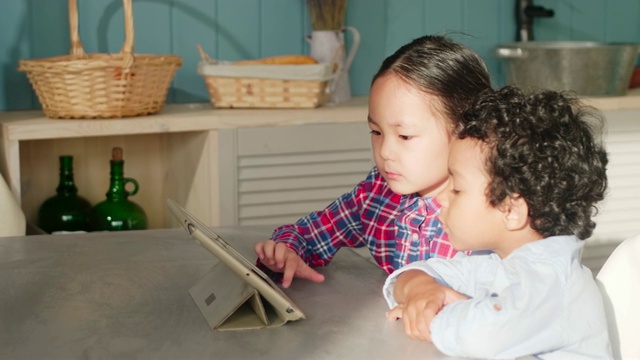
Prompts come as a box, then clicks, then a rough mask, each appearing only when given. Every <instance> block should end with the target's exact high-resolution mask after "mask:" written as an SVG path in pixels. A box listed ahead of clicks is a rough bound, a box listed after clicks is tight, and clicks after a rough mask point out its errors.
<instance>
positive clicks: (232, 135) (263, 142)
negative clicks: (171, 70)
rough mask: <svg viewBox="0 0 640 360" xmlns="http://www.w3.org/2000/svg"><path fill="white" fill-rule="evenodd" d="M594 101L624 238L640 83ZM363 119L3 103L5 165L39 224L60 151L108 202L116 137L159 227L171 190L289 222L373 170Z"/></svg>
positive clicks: (347, 112) (331, 112)
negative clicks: (132, 113) (53, 111)
mask: <svg viewBox="0 0 640 360" xmlns="http://www.w3.org/2000/svg"><path fill="white" fill-rule="evenodd" d="M585 102H587V103H588V104H590V105H592V106H594V107H597V108H599V109H601V110H603V111H604V112H605V114H606V116H607V118H608V120H609V124H608V136H607V146H608V149H609V151H610V166H609V177H610V185H611V190H610V193H609V195H608V197H607V199H606V200H605V202H604V203H603V204H602V205H603V206H602V209H603V211H602V213H600V214H599V215H598V218H597V220H598V227H597V228H596V232H595V233H594V241H596V242H598V241H600V240H602V241H608V240H609V239H612V238H617V239H620V238H623V237H625V236H628V235H629V234H632V233H633V232H640V225H639V224H640V222H638V221H637V220H638V219H640V207H638V206H637V205H636V204H637V202H638V201H640V186H638V184H640V161H639V160H638V158H639V156H638V155H640V147H639V145H638V144H640V120H638V119H640V89H635V90H632V91H630V92H629V94H628V95H627V96H624V97H610V98H589V99H585ZM366 118H367V99H366V98H364V97H360V98H354V99H353V100H352V101H350V102H348V103H346V104H342V105H340V106H335V107H329V106H325V107H321V108H318V109H286V110H242V109H224V110H222V109H213V108H212V106H211V105H210V104H208V103H207V104H183V105H167V106H166V108H165V109H164V110H163V111H161V113H160V114H157V115H153V116H146V117H137V118H126V119H108V120H102V119H100V120H52V119H48V118H46V117H44V116H43V114H42V113H41V112H40V111H16V112H4V113H1V112H0V134H1V138H0V141H1V146H0V170H1V172H2V175H3V176H4V177H5V180H6V181H7V183H8V184H9V186H10V188H11V190H12V192H13V194H14V195H15V197H16V198H17V199H18V200H19V201H20V202H21V205H22V208H23V210H24V212H25V215H26V217H27V220H28V221H29V222H31V223H35V221H36V213H37V209H38V207H39V206H40V204H41V203H42V202H43V201H44V200H45V199H46V198H47V197H49V196H51V195H53V194H54V192H55V187H56V186H57V181H58V159H57V157H58V156H59V155H62V154H71V155H73V156H74V168H75V179H76V184H77V185H78V188H79V191H80V194H82V195H83V196H85V197H86V198H87V199H88V200H89V201H91V202H92V203H97V202H99V201H101V200H102V199H104V196H105V192H106V190H107V188H108V181H109V158H110V154H111V148H112V147H114V146H120V147H122V148H123V149H124V159H125V176H127V177H132V178H135V179H137V180H138V182H139V183H140V191H139V193H138V194H136V195H135V196H133V197H131V200H132V201H135V202H137V203H139V204H140V205H142V207H143V208H144V209H145V211H146V212H147V215H148V217H149V226H150V228H163V227H174V226H175V225H176V224H175V222H174V221H173V219H172V217H171V216H170V215H169V214H168V212H167V211H166V206H165V203H164V202H165V199H166V198H172V199H174V200H176V201H177V202H178V203H180V204H182V205H183V206H184V207H185V208H187V209H188V210H189V211H191V212H192V213H193V214H195V215H196V216H198V217H199V218H201V219H202V220H203V221H205V222H206V223H207V225H211V226H218V225H243V224H248V225H250V224H265V223H268V222H283V221H286V220H287V219H296V218H297V217H298V216H299V215H302V214H306V213H308V212H309V211H312V210H317V209H319V208H322V207H324V205H325V204H328V201H330V200H331V199H333V198H335V197H337V196H339V195H340V194H342V193H343V192H345V191H348V190H350V189H351V188H352V187H353V186H354V185H355V182H356V181H358V180H359V179H363V178H364V175H365V174H366V171H367V169H369V168H370V166H371V164H372V162H371V160H370V159H367V157H368V155H369V154H368V152H369V151H370V150H369V148H368V146H369V145H368V141H369V139H368V136H364V135H361V134H362V133H363V132H366V130H367V125H366ZM332 150H334V153H331V151H332ZM325 158H326V159H333V160H327V161H325V160H324V159H325ZM337 169H354V170H353V171H352V172H351V173H349V172H348V171H346V170H337ZM331 172H333V173H331ZM274 173H277V175H278V176H280V175H281V176H280V177H279V178H278V177H274V175H273V174H274ZM326 175H329V176H326ZM320 176H326V177H325V178H321V177H320ZM314 181H315V183H314ZM273 184H276V185H275V186H274V185H273ZM300 184H302V185H300Z"/></svg>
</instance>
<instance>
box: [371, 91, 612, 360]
mask: <svg viewBox="0 0 640 360" xmlns="http://www.w3.org/2000/svg"><path fill="white" fill-rule="evenodd" d="M594 115H597V112H595V111H591V112H589V111H588V109H587V108H585V107H582V106H581V105H580V103H579V102H578V101H577V100H576V99H573V98H570V97H566V96H565V95H563V94H561V93H558V92H553V91H541V92H538V93H533V94H530V95H527V94H524V93H523V92H521V91H520V90H518V89H516V88H513V87H506V88H504V89H501V90H499V91H496V92H493V93H491V92H488V93H485V94H483V95H482V96H481V97H480V98H479V99H478V100H477V101H476V102H475V103H474V105H473V106H471V108H470V109H468V110H467V111H466V112H465V114H464V115H463V118H464V121H463V122H462V124H463V125H461V129H460V132H459V133H458V139H456V140H454V142H453V144H452V147H451V152H450V157H449V174H450V182H449V188H448V189H447V190H446V191H444V192H443V193H442V194H441V195H439V196H438V198H437V200H438V201H439V202H440V203H441V205H442V211H441V213H440V215H439V218H440V220H441V222H442V224H443V227H444V229H445V231H447V233H448V234H449V240H450V242H451V244H452V245H453V246H454V247H455V248H456V249H457V250H458V251H463V250H466V251H477V250H483V251H485V252H482V253H475V254H472V255H466V254H464V253H462V252H459V253H458V254H457V255H456V256H455V257H454V258H453V259H450V260H441V259H429V260H427V261H424V262H416V263H413V264H410V265H408V266H405V267H403V268H401V269H400V270H398V271H396V272H394V273H393V274H392V275H391V276H390V277H389V278H388V279H387V282H386V283H385V286H384V290H383V291H384V295H385V298H386V299H387V302H388V303H389V306H390V307H391V308H392V310H390V311H389V312H388V313H387V318H388V319H389V320H395V319H398V318H401V319H402V322H403V326H404V329H405V332H406V333H407V335H409V336H410V337H412V338H417V339H421V340H426V341H433V343H434V344H435V345H436V347H437V348H438V349H439V350H440V351H442V352H443V353H445V354H447V355H455V356H469V357H488V358H504V357H509V358H511V357H518V356H525V355H531V354H534V355H536V356H538V357H541V358H578V357H588V358H610V357H611V350H610V345H609V337H608V333H607V325H606V319H605V314H604V307H603V303H602V298H601V295H600V293H599V291H598V288H597V286H596V283H595V281H594V279H593V277H592V274H591V272H590V271H589V270H588V269H587V268H585V267H583V266H581V264H580V250H581V248H582V246H583V244H584V241H582V240H584V239H586V238H588V237H589V236H591V233H592V231H593V229H594V228H595V224H594V222H593V221H592V220H591V216H592V215H593V212H594V206H595V204H596V203H597V202H598V201H600V200H602V199H603V197H604V192H605V190H606V187H607V178H606V164H607V155H606V152H605V150H604V148H603V146H602V144H601V143H600V142H599V141H598V140H597V139H596V138H595V136H594V134H593V130H594V129H592V126H591V125H590V123H589V122H588V119H590V118H593V119H596V120H598V121H601V119H600V118H599V117H598V116H594ZM486 250H489V251H490V252H486Z"/></svg>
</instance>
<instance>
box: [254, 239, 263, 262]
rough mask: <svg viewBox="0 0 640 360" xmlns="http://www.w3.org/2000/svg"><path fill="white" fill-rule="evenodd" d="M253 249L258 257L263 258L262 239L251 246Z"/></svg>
mask: <svg viewBox="0 0 640 360" xmlns="http://www.w3.org/2000/svg"><path fill="white" fill-rule="evenodd" d="M253 251H254V252H255V253H256V256H258V259H260V260H262V259H264V243H263V242H262V241H260V242H258V243H256V245H255V246H254V247H253Z"/></svg>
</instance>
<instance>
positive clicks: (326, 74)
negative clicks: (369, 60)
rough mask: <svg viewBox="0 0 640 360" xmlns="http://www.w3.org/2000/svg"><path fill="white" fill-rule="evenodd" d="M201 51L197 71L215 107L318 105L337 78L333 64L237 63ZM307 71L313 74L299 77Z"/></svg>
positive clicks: (323, 100) (322, 101)
mask: <svg viewBox="0 0 640 360" xmlns="http://www.w3.org/2000/svg"><path fill="white" fill-rule="evenodd" d="M198 51H199V52H200V56H201V57H202V62H201V63H200V65H199V66H198V72H199V73H200V75H202V76H203V78H204V81H205V84H206V85H207V90H208V92H209V96H210V99H211V102H212V103H213V105H214V107H216V108H263V109H269V108H315V107H318V106H322V105H324V104H325V103H326V102H327V100H328V98H329V93H330V88H331V84H332V83H333V79H334V78H335V74H334V72H333V70H332V69H333V65H332V64H316V65H255V66H246V65H243V66H238V65H230V64H226V63H224V62H217V61H215V60H213V59H211V58H210V57H209V56H208V55H207V54H206V53H205V52H204V51H203V50H202V48H201V47H200V46H198ZM287 69H290V70H295V74H297V76H296V75H295V74H294V76H290V74H289V73H290V72H289V71H287ZM276 70H277V71H276ZM306 70H309V73H313V74H312V75H310V76H309V78H308V79H304V76H302V79H296V77H300V76H299V75H300V74H301V73H304V72H305V71H306ZM303 75H304V74H303ZM279 76H281V77H283V78H278V77H279Z"/></svg>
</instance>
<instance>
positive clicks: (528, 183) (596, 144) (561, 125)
mask: <svg viewBox="0 0 640 360" xmlns="http://www.w3.org/2000/svg"><path fill="white" fill-rule="evenodd" d="M463 117H464V119H463V121H462V123H463V124H464V125H463V128H462V129H461V130H460V132H459V133H458V137H459V138H461V139H463V138H467V137H468V138H474V139H478V140H480V141H482V142H484V143H486V144H487V145H488V146H489V149H490V152H489V154H490V155H489V156H488V159H487V165H486V169H487V173H488V175H489V179H490V183H489V186H488V189H487V197H488V199H489V202H490V203H491V204H492V205H493V206H498V205H499V204H500V203H501V202H502V201H503V200H504V199H505V198H506V197H507V196H512V195H513V194H519V195H520V196H522V197H523V198H524V200H525V201H526V202H527V205H528V207H529V217H530V218H531V227H532V228H533V229H534V230H536V231H537V232H538V233H540V234H541V235H543V236H544V237H549V236H554V235H575V236H577V237H578V238H580V239H583V240H584V239H586V238H588V237H589V236H591V234H592V233H593V229H594V228H595V226H596V225H595V223H594V222H593V221H592V220H591V217H592V216H593V215H594V214H595V213H596V210H597V209H596V204H597V202H598V201H600V200H602V199H603V198H604V195H605V191H606V189H607V174H606V166H607V162H608V160H607V153H606V151H605V149H604V146H603V144H602V139H601V133H602V129H603V126H604V119H603V117H602V114H601V113H600V112H599V111H598V110H596V109H594V108H591V107H587V106H585V105H583V104H581V103H580V101H579V100H578V99H577V98H575V97H573V96H570V95H568V94H567V93H562V92H556V91H550V90H543V91H539V92H534V93H530V94H527V93H524V92H522V91H521V90H519V89H517V88H515V87H509V86H508V87H505V88H503V89H501V90H498V91H495V92H491V91H488V92H486V93H485V94H483V95H481V96H480V97H479V98H478V100H477V101H476V102H475V103H474V104H473V105H472V106H471V107H470V108H469V109H468V110H467V111H466V112H465V113H464V115H463Z"/></svg>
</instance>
